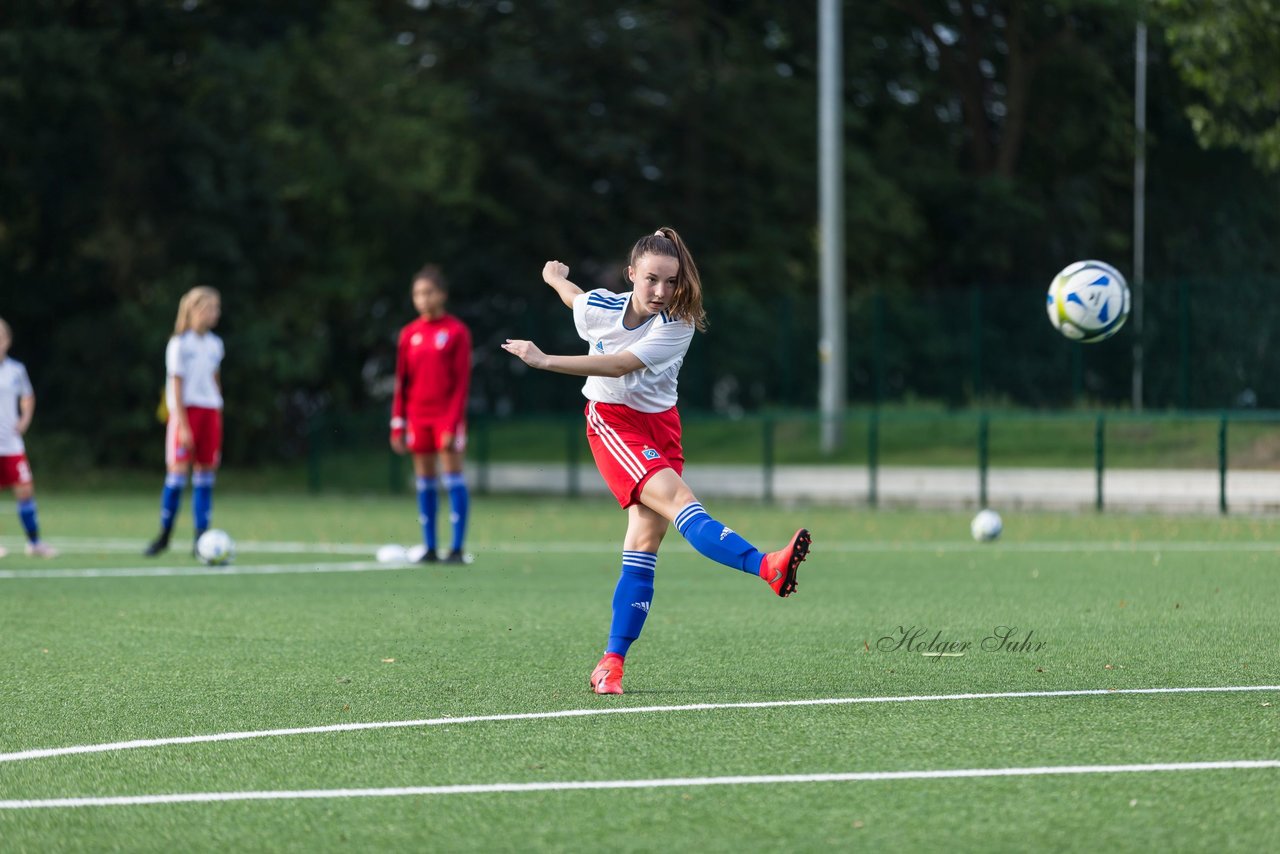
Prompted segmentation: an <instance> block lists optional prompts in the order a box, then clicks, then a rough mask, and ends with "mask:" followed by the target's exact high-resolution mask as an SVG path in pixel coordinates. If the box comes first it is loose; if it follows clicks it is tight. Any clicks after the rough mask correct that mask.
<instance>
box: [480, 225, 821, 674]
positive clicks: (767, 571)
mask: <svg viewBox="0 0 1280 854" xmlns="http://www.w3.org/2000/svg"><path fill="white" fill-rule="evenodd" d="M568 275H569V268H568V267H567V266H565V265H564V264H561V263H560V262H559V261H548V262H547V263H546V265H545V266H544V267H543V269H542V278H543V280H544V281H546V283H547V284H549V285H550V286H551V287H552V288H554V289H555V291H556V293H557V294H558V295H559V297H560V299H561V301H562V302H564V304H565V305H566V306H568V307H569V308H571V309H573V320H574V324H575V325H576V326H577V329H578V334H579V335H580V336H581V337H582V338H583V340H585V341H586V342H587V355H585V356H549V355H547V354H546V353H543V352H542V351H541V350H540V349H538V347H537V346H536V345H535V344H534V343H533V342H532V341H520V340H508V341H507V343H506V344H504V345H502V346H503V349H505V350H507V351H508V352H510V353H512V354H514V355H515V356H517V357H519V358H520V359H521V360H522V361H524V362H525V364H527V365H529V366H530V367H532V368H539V369H541V370H545V371H554V372H556V373H561V374H571V375H574V376H582V377H587V381H586V383H585V384H584V385H583V387H582V393H583V395H584V396H585V397H586V398H587V406H586V416H587V440H588V442H589V443H590V445H591V453H592V455H593V456H594V457H595V461H596V467H597V468H599V469H600V474H601V475H602V476H603V477H604V479H605V482H606V483H608V485H609V488H610V490H611V491H612V492H613V494H614V496H615V497H616V498H617V499H618V503H619V504H620V505H622V507H623V508H625V509H626V510H627V513H628V522H627V534H626V537H625V539H624V540H623V543H622V575H621V577H620V578H619V579H618V584H617V587H616V588H615V590H614V596H613V621H612V623H611V625H610V628H609V642H608V645H607V646H606V648H605V654H604V657H602V658H601V659H600V661H599V663H598V664H597V665H596V667H595V669H594V670H593V671H592V673H591V678H590V685H591V690H593V691H595V692H596V693H597V694H621V693H622V664H623V659H624V658H625V656H626V654H627V651H628V649H629V648H630V646H631V643H632V642H633V641H634V640H635V639H636V638H637V637H639V635H640V630H641V628H642V627H643V626H644V621H645V618H646V617H647V616H648V615H649V606H650V604H651V602H652V600H653V586H654V570H655V568H656V566H657V563H658V546H659V545H660V544H661V543H662V538H663V537H664V536H665V535H666V533H667V527H668V525H669V524H670V523H672V522H674V523H675V526H676V529H677V530H678V531H679V532H680V533H681V535H683V536H684V538H685V539H686V540H688V541H689V544H690V545H692V546H693V547H694V548H695V549H697V550H698V552H699V553H701V554H702V555H704V556H706V557H709V558H711V559H712V560H714V561H717V562H719V563H722V564H724V565H725V566H729V567H733V568H734V569H738V570H741V571H742V572H745V573H747V574H750V575H758V576H760V577H761V578H763V579H764V580H765V581H766V582H768V584H769V586H770V587H771V588H772V589H773V592H774V593H776V594H778V595H779V596H790V595H791V593H792V592H794V591H795V588H796V573H797V571H798V570H799V567H800V562H801V561H803V560H804V559H805V556H806V555H807V554H808V551H809V542H810V539H809V532H808V531H807V530H805V529H804V528H801V529H800V530H798V531H796V532H795V534H794V535H792V537H791V541H790V542H789V543H788V544H787V545H786V546H785V547H783V548H782V549H779V550H778V551H776V552H770V553H769V554H764V553H762V552H760V551H758V550H757V549H756V548H755V547H754V546H753V545H751V544H750V543H749V542H747V541H746V540H745V539H743V538H742V537H740V536H739V535H738V534H736V533H734V531H733V530H732V529H731V528H729V527H728V526H726V525H723V524H721V523H720V522H717V521H716V520H715V519H713V518H711V516H710V515H709V514H708V513H707V512H706V510H704V509H703V507H702V505H701V504H699V503H698V499H697V498H696V497H695V496H694V494H693V491H692V490H691V489H689V486H688V484H686V483H685V482H684V479H683V478H682V477H681V476H680V475H681V472H682V471H683V470H684V450H683V449H682V448H681V445H680V413H679V412H678V411H677V410H676V382H677V378H678V375H679V373H680V366H681V364H682V363H683V362H684V356H685V353H686V352H687V351H688V349H689V343H690V342H691V341H692V340H693V333H694V331H695V330H702V329H705V328H706V314H705V312H704V311H703V308H702V281H701V279H700V278H699V276H698V268H697V266H696V265H695V264H694V263H693V257H692V256H691V255H690V254H689V250H688V249H687V248H686V247H685V245H684V242H683V241H682V240H681V239H680V235H678V234H677V233H676V231H675V229H672V228H660V229H658V230H657V231H656V232H654V233H653V234H649V235H645V236H644V237H642V238H640V239H639V240H637V241H636V243H635V245H634V246H632V247H631V255H630V263H629V266H628V267H627V279H628V280H629V281H630V282H631V284H632V287H633V289H632V291H631V292H630V293H623V294H615V293H612V292H610V291H607V290H604V289H603V288H601V289H597V290H593V291H590V292H587V293H584V292H583V291H582V289H581V288H579V287H578V286H577V285H575V284H574V283H573V282H571V281H569V279H568V278H567V276H568Z"/></svg>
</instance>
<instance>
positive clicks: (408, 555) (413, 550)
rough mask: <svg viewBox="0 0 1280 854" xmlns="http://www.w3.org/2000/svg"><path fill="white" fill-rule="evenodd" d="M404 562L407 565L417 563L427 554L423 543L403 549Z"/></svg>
mask: <svg viewBox="0 0 1280 854" xmlns="http://www.w3.org/2000/svg"><path fill="white" fill-rule="evenodd" d="M404 553H405V560H407V561H409V563H418V562H419V561H421V560H422V558H423V557H424V556H425V555H426V553H427V547H426V545H425V544H424V543H418V544H416V545H412V546H409V548H407V549H405V552H404Z"/></svg>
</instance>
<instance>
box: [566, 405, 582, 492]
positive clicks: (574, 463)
mask: <svg viewBox="0 0 1280 854" xmlns="http://www.w3.org/2000/svg"><path fill="white" fill-rule="evenodd" d="M566 424H567V425H568V430H567V432H566V433H565V439H566V441H565V466H566V467H567V469H568V473H569V497H570V498H577V497H578V495H579V492H580V489H579V484H578V419H576V418H570V419H569V420H568V421H567V422H566Z"/></svg>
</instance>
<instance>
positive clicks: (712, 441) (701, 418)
mask: <svg viewBox="0 0 1280 854" xmlns="http://www.w3.org/2000/svg"><path fill="white" fill-rule="evenodd" d="M821 426H822V420H821V419H820V418H819V417H818V416H816V415H814V414H812V413H798V412H775V413H770V414H763V415H755V416H746V417H741V418H737V419H729V418H724V417H720V416H714V415H704V414H696V413H695V414H692V415H690V414H686V415H685V417H684V428H685V435H684V444H685V450H686V454H687V456H688V458H689V459H690V460H692V461H694V463H696V464H700V465H714V464H721V465H736V466H748V467H750V468H751V469H752V470H758V472H759V483H760V484H761V487H760V491H759V495H758V496H757V497H758V498H759V500H762V501H764V502H772V501H773V500H774V499H775V497H776V489H775V484H776V482H777V473H778V471H779V469H781V468H782V467H785V466H804V465H808V466H813V465H817V466H858V467H865V469H866V473H867V490H866V494H865V496H864V498H865V503H866V504H868V505H870V506H872V507H874V506H877V505H878V504H879V503H880V500H879V499H880V496H879V494H878V492H879V491H878V483H879V473H880V470H881V468H882V467H884V466H889V465H892V466H939V467H952V468H969V469H974V470H976V473H977V484H978V486H977V495H976V500H977V502H978V503H979V504H980V505H983V506H985V505H986V504H987V503H988V475H989V473H990V472H991V470H992V469H993V468H997V467H998V468H1018V467H1037V468H1039V467H1044V468H1065V469H1081V468H1091V469H1092V470H1093V471H1094V473H1095V483H1096V487H1095V496H1094V506H1095V507H1096V508H1097V509H1098V510H1102V509H1104V508H1105V507H1106V506H1107V502H1106V495H1105V492H1104V485H1105V478H1104V474H1105V472H1106V471H1107V468H1108V467H1109V466H1110V467H1112V468H1126V469H1148V470H1153V471H1155V470H1161V469H1193V470H1211V471H1216V473H1217V476H1218V508H1219V510H1220V512H1222V513H1226V512H1227V511H1228V508H1229V496H1228V493H1227V473H1228V471H1229V469H1230V468H1231V466H1232V465H1233V462H1234V464H1235V466H1236V468H1237V469H1239V470H1263V471H1266V470H1271V471H1280V411H1221V412H1216V413H1194V412H1167V413H1141V414H1139V413H1132V412H1125V411H1069V412H1037V411H1019V410H958V411H949V410H945V409H924V408H921V409H888V408H869V409H865V410H852V411H850V412H849V413H847V414H846V416H845V417H844V418H842V419H841V420H840V430H841V434H842V438H843V441H842V444H841V447H840V448H839V449H838V450H837V451H836V452H835V453H834V454H831V455H826V454H824V453H823V452H822V451H821V449H820V434H821ZM469 429H470V440H471V441H470V448H469V452H468V461H467V467H468V471H469V474H470V476H471V477H472V479H473V483H474V485H475V488H476V489H477V491H479V492H481V493H485V492H489V491H491V490H492V488H493V484H492V482H491V481H492V478H491V472H492V471H493V470H494V469H495V467H497V466H501V465H502V464H504V463H539V464H541V465H543V466H545V467H546V470H547V471H549V472H550V471H555V472H561V473H563V475H564V480H563V488H562V490H561V491H562V492H563V493H564V494H566V495H569V496H577V495H579V494H581V492H582V486H583V484H582V482H581V474H580V472H581V471H582V470H583V469H584V468H589V463H590V452H589V449H588V447H587V443H586V437H585V432H584V425H583V421H582V418H581V417H580V416H576V415H575V416H562V417H553V416H544V417H527V418H505V419H495V418H478V419H475V420H474V421H472V423H471V424H470V428H469ZM309 436H310V453H309V465H308V483H309V487H310V489H311V490H312V491H313V492H322V491H331V490H337V491H368V492H391V493H400V492H406V491H407V490H408V489H409V488H410V483H411V467H410V466H409V464H408V460H407V459H406V458H404V457H398V456H396V455H394V454H392V453H391V451H390V447H389V444H388V442H387V429H386V417H385V415H384V414H383V413H366V414H361V415H355V416H342V417H339V416H334V415H323V416H318V417H316V418H314V419H313V420H312V422H311V424H310V430H309ZM1277 501H1278V502H1280V496H1277Z"/></svg>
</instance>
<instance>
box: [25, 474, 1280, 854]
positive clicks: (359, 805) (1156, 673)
mask: <svg viewBox="0 0 1280 854" xmlns="http://www.w3.org/2000/svg"><path fill="white" fill-rule="evenodd" d="M155 504H156V501H155V500H154V498H153V497H150V496H148V497H145V498H137V497H131V496H83V497H78V496H63V495H58V494H55V493H50V494H48V495H46V496H45V497H43V498H42V501H41V518H42V522H43V524H44V527H45V530H46V531H47V532H48V535H49V538H50V540H51V542H53V543H54V544H55V545H60V546H63V547H64V554H63V555H62V556H60V557H58V558H56V559H54V560H51V561H38V560H35V559H32V558H27V557H25V556H23V555H22V554H21V551H20V541H19V540H18V539H17V538H16V537H14V536H12V535H10V536H6V537H0V542H2V543H3V544H4V545H6V546H7V547H8V548H9V549H10V551H11V554H10V555H9V556H8V557H7V558H5V559H4V560H2V561H0V627H2V630H0V699H3V707H2V712H0V754H11V753H18V752H22V751H27V750H32V749H36V748H57V747H68V746H74V745H91V744H103V743H110V742H121V741H129V740H132V739H165V738H173V737H181V736H193V735H212V734H217V733H235V732H253V731H261V730H270V729H279V728H292V727H317V726H329V725H336V724H352V723H362V722H370V723H371V722H397V721H417V720H424V719H426V720H437V719H442V718H446V717H459V716H474V715H478V716H489V715H502V714H518V713H545V712H555V711H561V710H573V709H589V710H597V709H611V708H627V707H663V709H664V710H655V711H648V712H639V713H635V714H604V715H596V716H575V717H551V718H535V719H528V720H505V721H503V720H496V721H495V720H489V721H478V722H457V723H447V724H442V723H437V724H433V725H418V726H398V727H383V728H372V729H364V730H354V731H338V732H326V733H303V734H295V735H276V736H270V737H256V738H247V739H237V740H227V741H215V742H201V743H194V744H169V745H163V746H157V747H143V748H137V749H128V750H110V751H105V752H97V753H84V754H78V755H62V756H51V757H43V758H32V759H21V760H18V759H12V760H9V761H0V801H14V800H29V799H46V798H81V797H95V796H112V795H148V794H168V793H181V792H223V793H235V792H251V791H281V790H288V791H297V790H311V789H316V790H337V789H377V788H386V787H420V786H440V785H465V784H498V783H534V782H581V781H614V780H653V779H676V780H682V779H688V780H693V779H695V778H707V777H735V776H741V775H813V774H830V773H849V772H876V771H921V770H940V769H966V768H975V769H989V768H1027V767H1044V766H1072V765H1128V764H1136V765H1142V764H1150V763H1183V762H1206V761H1222V760H1277V759H1280V691H1275V690H1267V691H1254V692H1241V691H1237V692H1214V693H1182V694H1177V693H1161V694H1129V693H1103V694H1101V695H1088V696H1061V697H1025V698H973V699H937V700H930V701H916V702H874V703H828V704H811V705H786V706H777V705H775V706H767V707H762V708H742V707H738V708H702V709H689V708H683V709H671V708H669V707H686V706H691V705H695V704H710V705H713V706H714V705H718V704H743V703H770V702H775V701H792V700H814V699H850V698H896V697H910V696H923V695H929V696H934V695H955V694H984V693H1004V692H1044V691H1064V690H1093V689H1102V690H1104V691H1106V689H1118V690H1123V689H1136V688H1177V687H1222V686H1228V687H1230V686H1259V685H1277V684H1280V666H1278V665H1277V664H1276V651H1277V649H1278V648H1280V628H1278V627H1280V620H1277V618H1276V615H1277V612H1278V611H1280V584H1278V583H1277V576H1276V563H1277V556H1278V555H1280V524H1277V522H1276V521H1275V520H1271V519H1263V518H1252V519H1250V518H1228V519H1218V518H1207V517H1206V518H1201V517H1180V518H1162V517H1144V516H1131V515H1118V514H1106V515H1100V516H1093V515H1060V514H1047V513H1046V514H1030V513H1028V514H1006V517H1005V535H1004V538H1003V539H1002V540H1001V541H999V542H996V543H993V544H989V545H979V544H976V543H973V542H972V541H971V540H970V539H969V538H968V516H967V515H965V514H958V513H923V512H866V511H858V512H852V511H849V510H847V509H840V508H808V509H805V508H798V509H796V508H793V509H785V510H777V509H768V508H763V507H759V506H752V505H745V504H736V503H713V505H712V506H710V507H709V509H710V511H711V512H712V513H713V515H716V516H717V517H719V518H720V519H721V520H722V521H723V522H725V523H726V524H728V525H731V526H732V527H733V528H734V529H735V530H737V531H739V532H740V533H742V534H743V535H744V536H746V537H747V538H748V539H750V540H752V541H754V542H756V543H757V544H758V545H761V546H762V547H768V548H773V547H776V546H777V545H778V544H780V543H782V542H784V541H785V540H786V538H787V537H788V536H789V535H790V533H791V532H792V531H793V530H794V528H795V527H796V526H798V525H802V524H803V525H806V526H808V527H810V528H811V529H812V530H813V536H814V548H813V554H812V556H811V558H810V559H809V561H808V562H806V563H805V565H804V567H803V569H802V572H801V575H800V587H799V591H798V592H797V594H796V595H795V596H794V597H792V598H791V599H788V600H779V599H777V598H776V597H774V596H773V595H772V594H771V593H770V592H769V590H768V589H767V588H766V587H765V586H764V585H763V584H762V583H761V582H760V581H759V580H758V579H755V578H752V577H748V576H746V575H743V574H742V573H739V572H737V571H735V570H730V569H726V568H723V567H720V566H718V565H715V564H712V563H711V562H709V561H707V560H705V559H703V558H701V557H700V556H698V555H697V554H695V553H694V552H693V551H692V550H691V549H690V548H689V547H688V546H686V545H685V544H684V543H683V541H682V540H681V539H680V538H679V536H678V535H677V534H674V533H672V534H670V535H669V538H668V542H667V544H666V546H664V548H663V551H662V556H661V558H660V560H659V565H658V583H657V590H656V594H655V597H654V600H653V609H652V612H651V615H650V617H649V620H648V623H647V625H646V627H645V631H644V635H643V637H642V638H641V640H640V641H638V642H637V643H636V645H635V646H634V647H633V648H632V651H631V654H630V656H629V657H628V659H627V673H626V677H625V679H624V685H625V686H626V689H627V694H626V695H624V696H621V697H596V696H594V695H592V694H590V693H589V692H588V691H587V687H586V677H587V673H588V672H589V670H590V669H591V667H592V665H593V664H594V663H595V660H596V658H597V657H598V656H599V654H600V651H601V649H602V645H603V643H604V640H605V635H606V634H607V629H608V621H609V603H610V599H611V596H612V590H613V585H614V582H615V580H616V577H617V572H618V568H617V565H618V550H619V548H620V542H621V536H622V533H623V530H624V528H625V514H623V513H621V512H620V511H619V510H618V509H617V508H616V506H612V505H611V504H610V503H609V502H607V501H604V500H595V501H585V502H567V501H558V500H551V499H545V498H540V499H537V500H527V501H522V500H517V499H478V500H477V501H476V503H475V505H474V509H473V516H472V534H471V537H470V541H469V548H470V550H471V551H473V552H474V553H475V562H474V563H473V564H471V565H469V566H461V567H459V566H433V567H408V568H395V569H390V570H385V569H379V568H377V567H376V564H373V562H372V556H373V551H374V549H375V548H376V546H377V545H378V544H380V543H384V542H401V543H406V542H411V541H412V540H413V539H414V532H415V529H416V521H415V515H416V508H415V507H414V505H413V499H412V498H411V497H406V498H402V499H398V500H389V499H388V500H383V499H376V500H375V499H361V500H350V501H344V500H341V499H331V498H324V499H307V498H299V497H296V496H291V497H281V498H274V499H273V498H268V497H249V496H228V497H225V498H224V499H221V500H220V501H219V503H218V506H217V508H216V516H215V522H216V523H217V524H218V525H219V526H220V527H224V528H226V529H227V530H229V531H230V532H231V533H232V534H233V536H235V537H236V538H237V540H238V542H239V544H240V551H239V554H238V557H237V561H236V564H235V565H234V566H233V567H232V568H231V569H228V570H222V571H217V572H216V573H214V574H205V575H185V574H182V575H173V576H164V577H157V576H154V575H141V576H123V577H70V575H69V574H70V573H73V572H76V571H83V570H87V569H101V570H112V569H114V570H129V569H137V570H142V571H146V570H149V569H152V568H154V567H172V568H174V571H175V572H176V571H186V570H189V569H192V568H195V567H196V566H197V564H196V563H195V562H194V561H193V560H192V559H191V558H190V557H189V556H188V555H187V554H186V551H185V548H183V549H175V551H173V552H171V553H169V554H167V555H165V556H163V557H161V558H159V559H152V560H148V559H144V558H142V557H141V556H140V550H141V547H142V546H143V545H144V544H145V542H146V540H147V538H148V536H149V535H150V534H151V533H152V532H153V531H152V529H153V526H154V524H155V513H156V507H155ZM10 510H11V508H0V513H4V515H5V516H8V517H9V518H12V517H11V516H9V511H10ZM183 521H184V523H186V517H184V520H183ZM15 529H16V523H14V524H13V526H12V527H9V526H8V525H6V527H4V528H0V531H3V532H4V533H6V534H11V532H13V531H14V530H15ZM185 536H186V534H184V533H183V532H182V530H181V529H180V531H179V535H178V536H177V537H176V538H175V542H178V543H181V544H183V546H184V547H185V546H186V540H185V539H183V537H185ZM255 543H258V544H264V543H265V544H267V545H265V546H255ZM290 544H292V545H290ZM326 547H328V548H329V549H330V551H329V552H328V553H326V552H325V548H326ZM268 549H269V550H268ZM263 565H268V566H274V567H277V568H282V569H288V568H290V567H297V568H298V569H299V570H301V571H299V572H287V573H286V572H274V573H269V574H268V573H264V574H253V573H251V572H249V571H250V570H252V569H253V568H254V567H259V566H263ZM326 565H329V566H334V565H343V566H347V567H349V568H350V569H348V570H346V571H336V572H326V573H321V572H311V571H308V570H312V569H315V568H318V567H324V566H326ZM356 569H363V570H367V571H355V570H356ZM31 571H39V572H44V573H45V574H48V575H53V576H55V577H29V576H24V575H23V573H29V572H31ZM59 573H68V575H67V576H64V577H56V576H57V575H58V574H59ZM999 627H1006V629H1007V630H1008V631H1007V632H1006V630H1005V629H1000V628H999ZM914 630H923V633H922V634H921V635H920V636H919V640H920V641H921V642H925V641H931V640H933V639H934V638H935V637H937V638H938V641H937V643H942V642H944V641H945V642H950V643H953V644H956V646H952V647H947V648H948V649H960V648H962V647H960V646H959V645H960V644H963V643H965V642H968V643H969V644H970V646H969V647H967V648H963V649H964V652H965V654H964V655H963V656H955V657H945V658H939V657H936V656H930V655H922V654H921V650H919V649H915V650H912V651H908V650H906V649H904V648H902V647H898V648H896V649H895V648H893V647H894V646H895V642H896V639H898V638H900V637H901V636H902V632H903V631H906V632H908V633H911V632H912V631H914ZM1001 633H1006V634H1008V635H1009V638H1010V644H1007V645H1013V643H1014V642H1017V644H1018V646H1019V648H1018V649H1014V650H1008V649H1006V650H1001V651H997V650H993V649H991V648H990V647H991V646H992V643H988V645H987V646H988V648H987V649H983V648H982V641H983V639H984V638H988V637H991V636H994V635H998V634H1001ZM1028 633H1030V640H1029V642H1028V643H1026V644H1022V643H1021V642H1022V641H1024V640H1028V637H1027V636H1028ZM885 638H888V639H889V640H888V641H885V640H882V639H885ZM1036 644H1042V646H1039V647H1038V648H1036V647H1035V645H1036ZM995 645H999V644H998V643H996V644H995ZM935 648H936V646H935ZM925 651H928V650H925ZM1277 803H1280V769H1278V768H1261V769H1225V770H1204V771H1176V772H1161V773H1154V772H1150V773H1148V772H1142V773H1109V774H1087V775H1074V776H1061V775H1060V776H1019V777H1002V778H1000V777H997V778H975V779H964V778H962V779H934V780H920V779H910V780H864V781H845V782H796V783H787V784H781V783H764V784H753V785H715V786H698V785H694V784H693V783H692V782H690V783H688V784H687V785H683V784H680V783H677V784H675V785H672V786H669V787H663V788H655V787H649V788H634V789H613V790H578V791H536V792H528V791H526V792H500V793H485V794H442V795H402V796H395V797H377V798H357V797H343V796H338V795H334V796H331V797H325V798H321V799H307V800H304V799H298V798H281V799H272V800H260V801H237V802H227V803H187V804H152V805H130V806H105V807H88V806H85V807H76V808H69V807H64V808H53V809H0V849H3V850H5V851H32V852H35V851H54V850H56V851H81V850H83V851H91V850H93V851H96V850H128V851H173V850H184V851H185V850H237V851H256V850H261V851H308V852H311V851H339V850H404V851H425V850H483V851H491V850H531V849H533V850H536V849H551V850H617V851H644V850H708V851H721V850H724V851H728V850H735V851H741V850H787V851H800V850H830V849H831V848H832V847H836V848H840V849H850V848H855V847H866V848H870V849H872V850H887V849H899V848H904V847H905V846H912V847H921V848H923V847H925V846H929V847H930V848H934V849H937V848H942V849H944V850H984V851H991V850H1038V849H1053V850H1108V851H1111V850H1150V849H1152V848H1160V849H1170V850H1215V851H1225V850H1240V851H1258V850H1274V849H1275V848H1276V847H1277V845H1278V844H1280V821H1278V820H1277V818H1276V817H1275V816H1276V812H1277V811H1276V809H1275V805H1276V804H1277Z"/></svg>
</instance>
